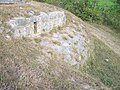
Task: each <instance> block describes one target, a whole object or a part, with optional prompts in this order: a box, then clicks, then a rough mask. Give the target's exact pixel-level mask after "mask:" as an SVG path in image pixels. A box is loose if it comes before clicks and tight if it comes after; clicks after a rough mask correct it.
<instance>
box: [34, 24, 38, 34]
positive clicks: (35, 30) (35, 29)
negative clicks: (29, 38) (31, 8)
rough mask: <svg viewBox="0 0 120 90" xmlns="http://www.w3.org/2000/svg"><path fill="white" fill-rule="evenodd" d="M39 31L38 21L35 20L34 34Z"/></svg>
mask: <svg viewBox="0 0 120 90" xmlns="http://www.w3.org/2000/svg"><path fill="white" fill-rule="evenodd" d="M36 33H37V22H34V34H36Z"/></svg>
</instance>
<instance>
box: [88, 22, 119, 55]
mask: <svg viewBox="0 0 120 90" xmlns="http://www.w3.org/2000/svg"><path fill="white" fill-rule="evenodd" d="M86 25H87V27H88V28H89V29H88V30H90V33H91V34H92V35H94V36H96V37H97V38H98V39H100V40H101V41H102V42H104V43H105V44H106V45H107V46H108V47H110V48H111V49H112V50H113V51H114V52H115V53H116V54H118V55H119V56H120V39H119V38H117V37H115V36H114V35H113V34H112V33H113V32H112V30H110V29H109V28H107V27H105V26H100V25H94V26H93V25H90V24H87V23H86Z"/></svg>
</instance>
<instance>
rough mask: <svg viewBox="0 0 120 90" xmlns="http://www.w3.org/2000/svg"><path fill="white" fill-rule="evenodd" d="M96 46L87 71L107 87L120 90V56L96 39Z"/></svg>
mask: <svg viewBox="0 0 120 90" xmlns="http://www.w3.org/2000/svg"><path fill="white" fill-rule="evenodd" d="M94 46H95V47H94V51H93V54H92V55H91V56H90V58H89V60H88V63H87V67H86V70H87V71H88V73H89V74H91V75H92V76H93V77H96V78H98V79H100V80H101V82H103V83H104V84H105V85H106V86H108V87H112V89H113V90H120V56H118V55H117V54H116V53H114V52H113V51H112V50H111V49H110V48H109V47H107V46H106V45H105V44H104V43H103V42H101V41H100V40H98V39H97V38H94Z"/></svg>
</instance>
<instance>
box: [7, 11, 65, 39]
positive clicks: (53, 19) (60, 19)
mask: <svg viewBox="0 0 120 90" xmlns="http://www.w3.org/2000/svg"><path fill="white" fill-rule="evenodd" d="M35 23H36V25H35ZM65 23H66V15H65V14H64V12H63V11H54V12H48V13H45V12H40V15H38V16H31V17H30V18H24V17H17V18H14V19H12V20H10V21H9V22H8V24H9V25H10V27H11V29H12V31H11V32H12V36H13V37H14V38H17V37H22V36H33V35H34V34H35V33H34V29H35V27H36V29H37V34H39V33H44V32H49V31H50V30H52V29H53V28H54V27H58V26H62V25H64V24H65Z"/></svg>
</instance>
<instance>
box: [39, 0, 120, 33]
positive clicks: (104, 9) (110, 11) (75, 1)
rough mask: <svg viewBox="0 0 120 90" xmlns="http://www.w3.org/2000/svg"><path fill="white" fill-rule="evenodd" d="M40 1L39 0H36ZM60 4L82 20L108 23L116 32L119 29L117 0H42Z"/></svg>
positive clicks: (119, 8) (119, 13)
mask: <svg viewBox="0 0 120 90" xmlns="http://www.w3.org/2000/svg"><path fill="white" fill-rule="evenodd" d="M37 1H41V0H37ZM42 1H44V2H47V3H51V4H55V5H58V6H61V7H62V8H64V9H67V10H69V11H71V12H72V13H74V14H75V15H77V16H79V17H81V18H82V19H83V20H86V21H89V22H95V23H99V24H105V25H109V26H111V27H113V28H115V29H117V31H118V32H120V31H119V29H120V2H119V0H42Z"/></svg>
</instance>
